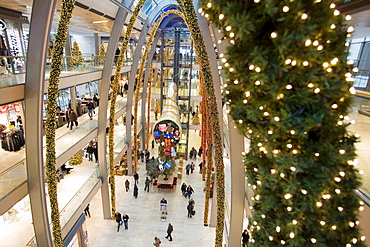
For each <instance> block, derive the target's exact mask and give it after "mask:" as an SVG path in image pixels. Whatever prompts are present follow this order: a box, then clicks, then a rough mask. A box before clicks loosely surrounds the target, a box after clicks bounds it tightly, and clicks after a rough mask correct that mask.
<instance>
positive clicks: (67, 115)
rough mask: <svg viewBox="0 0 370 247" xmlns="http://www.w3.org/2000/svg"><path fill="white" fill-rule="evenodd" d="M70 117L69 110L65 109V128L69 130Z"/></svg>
mask: <svg viewBox="0 0 370 247" xmlns="http://www.w3.org/2000/svg"><path fill="white" fill-rule="evenodd" d="M70 116H71V108H67V110H66V120H67V128H69V121H70Z"/></svg>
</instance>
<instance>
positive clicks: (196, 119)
mask: <svg viewBox="0 0 370 247" xmlns="http://www.w3.org/2000/svg"><path fill="white" fill-rule="evenodd" d="M192 124H194V125H199V124H200V120H199V112H198V110H196V112H195V114H194V117H193V121H192Z"/></svg>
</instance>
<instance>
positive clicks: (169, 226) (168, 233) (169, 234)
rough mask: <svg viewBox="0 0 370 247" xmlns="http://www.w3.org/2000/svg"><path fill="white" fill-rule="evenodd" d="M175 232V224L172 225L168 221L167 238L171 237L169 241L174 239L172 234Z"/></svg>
mask: <svg viewBox="0 0 370 247" xmlns="http://www.w3.org/2000/svg"><path fill="white" fill-rule="evenodd" d="M172 232H173V226H172V225H171V223H168V227H167V236H166V237H165V238H167V239H168V238H169V239H168V240H169V241H172V236H171V233H172Z"/></svg>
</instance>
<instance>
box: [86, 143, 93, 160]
mask: <svg viewBox="0 0 370 247" xmlns="http://www.w3.org/2000/svg"><path fill="white" fill-rule="evenodd" d="M86 152H87V154H88V156H89V161H92V158H93V154H94V147H93V145H91V144H89V145H88V146H87V148H86Z"/></svg>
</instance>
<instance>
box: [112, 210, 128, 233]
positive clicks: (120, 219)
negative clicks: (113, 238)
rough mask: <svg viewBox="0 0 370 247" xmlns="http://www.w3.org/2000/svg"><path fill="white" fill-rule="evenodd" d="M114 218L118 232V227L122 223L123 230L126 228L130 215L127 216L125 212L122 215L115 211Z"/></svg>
mask: <svg viewBox="0 0 370 247" xmlns="http://www.w3.org/2000/svg"><path fill="white" fill-rule="evenodd" d="M114 218H115V220H116V222H117V232H119V228H120V226H122V224H124V225H125V230H128V220H129V219H130V217H128V215H127V214H123V216H122V215H121V213H120V212H116V214H115V215H114Z"/></svg>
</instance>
